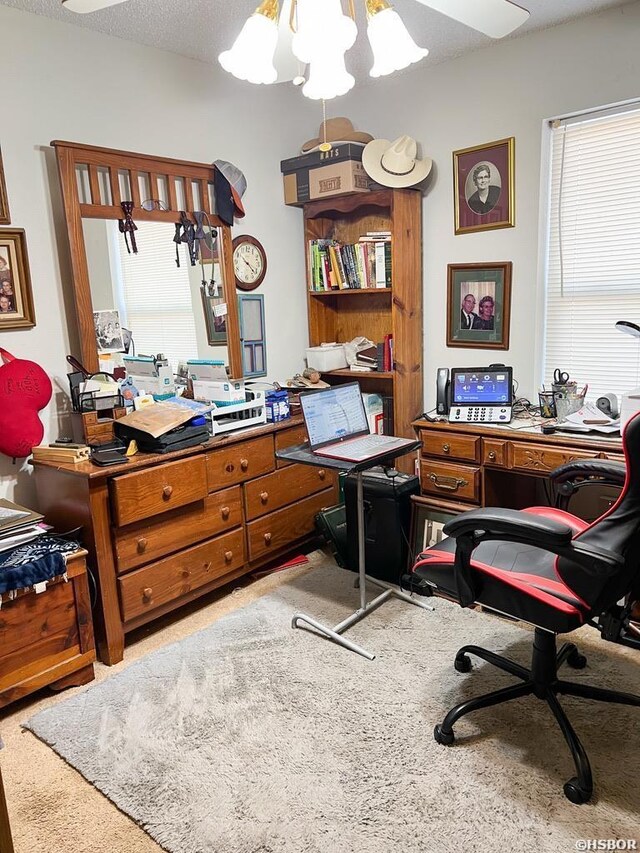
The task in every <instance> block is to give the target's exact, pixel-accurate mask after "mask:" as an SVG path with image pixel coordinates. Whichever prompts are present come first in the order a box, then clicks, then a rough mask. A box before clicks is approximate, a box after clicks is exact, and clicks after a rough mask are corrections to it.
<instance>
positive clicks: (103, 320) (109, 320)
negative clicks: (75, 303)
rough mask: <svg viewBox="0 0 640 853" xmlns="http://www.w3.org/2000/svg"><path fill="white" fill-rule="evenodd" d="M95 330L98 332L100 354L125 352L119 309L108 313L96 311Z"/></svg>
mask: <svg viewBox="0 0 640 853" xmlns="http://www.w3.org/2000/svg"><path fill="white" fill-rule="evenodd" d="M93 328H94V329H95V332H96V348H97V350H98V352H104V353H107V352H125V350H126V348H125V344H124V335H123V329H122V326H121V325H120V313H119V311H118V310H117V308H112V309H110V310H107V311H94V312H93ZM129 342H131V339H129Z"/></svg>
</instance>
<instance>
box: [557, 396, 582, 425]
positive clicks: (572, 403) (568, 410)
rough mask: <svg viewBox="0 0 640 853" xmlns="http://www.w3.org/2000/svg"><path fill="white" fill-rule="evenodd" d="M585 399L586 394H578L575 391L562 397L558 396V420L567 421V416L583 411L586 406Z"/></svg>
mask: <svg viewBox="0 0 640 853" xmlns="http://www.w3.org/2000/svg"><path fill="white" fill-rule="evenodd" d="M584 397H585V395H584V394H578V393H577V391H575V390H573V391H571V392H569V393H566V394H563V395H562V396H559V395H558V394H556V395H555V405H556V418H557V419H558V421H559V422H562V421H565V420H566V419H567V415H571V414H573V412H577V411H578V410H579V409H581V408H582V407H583V406H584Z"/></svg>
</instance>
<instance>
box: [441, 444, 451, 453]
mask: <svg viewBox="0 0 640 853" xmlns="http://www.w3.org/2000/svg"><path fill="white" fill-rule="evenodd" d="M442 450H443V452H444V453H449V451H450V450H451V445H450V444H443V445H442Z"/></svg>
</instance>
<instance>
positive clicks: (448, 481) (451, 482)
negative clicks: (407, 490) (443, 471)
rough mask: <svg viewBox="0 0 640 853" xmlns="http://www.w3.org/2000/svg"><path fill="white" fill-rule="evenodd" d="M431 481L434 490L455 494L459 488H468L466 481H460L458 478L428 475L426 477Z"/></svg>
mask: <svg viewBox="0 0 640 853" xmlns="http://www.w3.org/2000/svg"><path fill="white" fill-rule="evenodd" d="M427 479H428V480H431V482H432V483H433V485H434V486H435V487H436V489H443V490H444V491H446V492H457V491H458V489H459V488H460V486H468V485H469V482H468V481H467V480H462V479H461V478H460V477H440V476H439V475H438V474H429V476H428V477H427Z"/></svg>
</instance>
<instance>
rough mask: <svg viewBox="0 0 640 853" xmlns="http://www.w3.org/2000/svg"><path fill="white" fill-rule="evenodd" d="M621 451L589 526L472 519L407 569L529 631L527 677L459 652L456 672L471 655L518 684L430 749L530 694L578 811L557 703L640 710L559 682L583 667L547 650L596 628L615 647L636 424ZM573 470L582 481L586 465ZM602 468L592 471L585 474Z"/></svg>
mask: <svg viewBox="0 0 640 853" xmlns="http://www.w3.org/2000/svg"><path fill="white" fill-rule="evenodd" d="M623 445H624V453H625V460H626V479H625V481H624V486H623V489H622V492H621V493H620V497H619V498H618V500H617V501H616V503H615V505H614V506H613V507H611V508H610V509H609V510H608V511H607V512H606V513H605V514H604V515H602V516H601V517H600V518H598V519H597V520H596V521H595V522H593V523H592V524H587V523H586V522H584V521H582V520H581V519H579V518H577V517H575V516H573V515H571V514H570V513H569V512H567V511H565V510H563V509H559V508H553V507H532V508H530V509H526V510H522V511H520V510H510V509H498V508H491V507H487V508H486V509H478V510H471V511H469V512H465V513H462V514H461V515H458V516H457V517H456V518H454V519H452V520H451V521H449V522H447V524H446V525H445V527H444V532H445V534H446V535H447V536H448V537H449V538H447V539H444V540H443V541H442V542H440V543H438V544H437V545H435V546H434V547H432V548H429V549H428V550H427V551H425V552H424V553H422V554H421V555H420V556H419V557H418V559H417V561H416V563H415V565H414V567H413V572H414V576H415V577H414V583H413V584H412V586H413V588H414V589H420V588H423V589H424V591H425V592H427V591H428V592H429V593H430V594H436V595H442V596H443V597H445V598H448V599H452V600H453V601H455V602H457V603H458V604H460V605H461V606H462V607H470V606H472V605H481V606H482V607H483V608H485V609H487V610H489V611H494V612H496V613H499V614H503V615H506V616H509V617H511V618H515V619H518V620H521V621H523V622H526V623H529V624H530V625H532V626H533V627H534V628H535V634H534V640H533V654H532V662H531V669H526V668H525V667H523V666H521V665H519V664H517V663H514V662H513V661H510V660H508V659H506V658H504V657H501V656H499V655H497V654H494V653H493V652H490V651H487V650H486V649H483V648H480V647H478V646H463V647H462V648H461V649H460V650H459V651H458V653H457V655H456V658H455V662H454V666H455V668H456V669H457V670H458V671H459V672H468V671H469V670H470V669H471V660H470V658H469V654H473V655H475V656H476V657H479V658H482V659H483V660H485V661H487V662H488V663H490V664H493V665H494V666H496V667H498V668H499V669H502V670H504V671H506V672H508V673H510V674H511V675H514V676H516V678H518V679H520V680H519V681H518V682H517V683H516V684H514V685H512V686H510V687H505V688H503V689H502V690H496V691H494V692H493V693H488V694H486V695H484V696H479V697H477V698H475V699H471V700H469V701H467V702H463V703H461V704H459V705H456V706H455V707H454V708H452V709H451V710H450V711H449V713H448V714H447V715H446V717H445V718H444V720H443V722H442V723H441V724H440V725H437V726H436V727H435V730H434V737H435V739H436V741H437V742H438V743H441V744H451V743H453V741H454V733H453V725H454V723H455V722H456V721H457V720H459V719H460V717H462V716H464V715H465V714H468V713H469V712H470V711H475V710H476V709H479V708H487V707H490V706H492V705H498V704H501V703H502V702H508V701H510V700H511V699H516V698H519V697H521V696H527V695H530V694H534V695H535V696H536V697H537V698H538V699H545V700H546V701H547V702H548V703H549V706H550V707H551V710H552V711H553V713H554V715H555V718H556V720H557V721H558V724H559V725H560V728H561V730H562V733H563V735H564V737H565V739H566V741H567V743H568V744H569V748H570V749H571V752H572V755H573V759H574V762H575V766H576V771H577V775H576V776H574V777H573V778H572V779H570V780H569V781H568V782H567V783H566V784H565V786H564V793H565V795H566V796H567V798H568V799H569V800H571V802H573V803H578V804H580V803H585V802H587V801H588V800H589V799H590V797H591V793H592V789H593V786H592V777H591V768H590V766H589V760H588V758H587V755H586V753H585V750H584V748H583V746H582V744H581V743H580V740H579V739H578V736H577V735H576V733H575V731H574V730H573V728H572V726H571V723H570V722H569V720H568V718H567V716H566V715H565V712H564V710H563V709H562V707H561V705H560V703H559V702H558V699H557V694H564V695H568V696H578V697H582V698H585V699H599V700H601V701H604V702H617V703H621V704H625V705H636V706H640V696H634V695H631V694H629V693H618V692H617V691H613V690H606V689H603V688H599V687H592V686H589V685H586V684H576V683H574V682H570V681H564V680H562V679H561V678H559V677H558V669H559V667H560V665H561V664H563V663H567V664H568V665H569V666H571V667H574V668H576V669H581V668H582V667H584V666H585V665H586V658H585V657H584V656H583V655H581V654H580V653H579V652H578V649H577V648H576V646H575V645H574V644H573V643H565V644H564V645H563V646H562V647H561V648H560V650H559V651H558V650H557V649H556V634H566V633H569V632H570V631H573V630H575V629H576V628H579V627H580V626H581V625H584V624H591V625H593V626H594V627H596V628H598V629H599V630H600V631H601V634H602V636H603V637H604V638H605V639H618V641H619V636H618V635H616V636H613V635H614V634H618V632H616V631H613V630H612V627H611V626H612V625H616V626H618V627H619V626H620V625H621V624H622V623H623V622H624V619H625V617H626V616H628V613H626V612H625V607H626V606H627V605H625V604H622V605H621V604H620V603H619V602H621V601H625V600H626V601H627V602H631V601H634V600H637V599H638V598H640V415H638V416H636V417H635V418H634V419H633V420H632V421H630V422H629V423H628V425H627V427H626V429H625V431H624V435H623ZM573 464H574V465H575V466H578V470H579V469H580V467H581V468H582V470H583V472H584V475H585V476H586V477H588V476H589V466H590V465H592V463H589V462H580V463H573ZM606 464H607V463H597V465H596V468H595V469H592V470H597V469H598V468H600V470H602V468H603V466H606ZM559 479H560V482H561V483H562V482H563V480H562V477H560V478H559ZM613 481H614V482H615V476H614V477H613ZM427 588H428V590H427ZM607 631H609V632H610V634H611V636H607ZM628 645H632V643H628Z"/></svg>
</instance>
